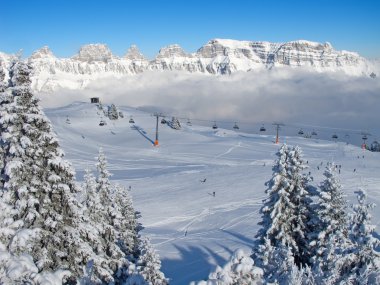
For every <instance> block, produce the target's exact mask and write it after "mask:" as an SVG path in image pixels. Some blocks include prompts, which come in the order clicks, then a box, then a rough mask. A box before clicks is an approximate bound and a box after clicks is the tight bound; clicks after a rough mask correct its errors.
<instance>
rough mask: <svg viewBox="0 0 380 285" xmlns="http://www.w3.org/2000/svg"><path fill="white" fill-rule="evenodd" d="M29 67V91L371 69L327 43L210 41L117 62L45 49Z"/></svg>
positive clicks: (88, 50) (3, 58) (132, 52)
mask: <svg viewBox="0 0 380 285" xmlns="http://www.w3.org/2000/svg"><path fill="white" fill-rule="evenodd" d="M11 58H12V56H11V55H6V54H4V53H0V64H1V65H2V66H7V65H8V64H9V62H10V60H11ZM28 60H29V61H30V63H31V64H32V65H33V67H34V69H35V72H34V76H33V88H34V89H35V90H38V91H52V90H55V89H57V88H61V87H63V88H70V89H77V88H84V87H85V86H86V85H87V84H88V83H89V82H91V81H93V80H97V79H99V78H104V77H108V76H113V77H121V76H124V75H129V74H137V73H141V72H144V71H146V70H157V71H165V70H178V71H186V72H193V73H194V72H196V73H208V74H220V75H223V74H231V73H234V72H238V71H243V72H247V71H250V70H255V69H272V68H280V67H294V68H297V67H301V66H304V67H309V68H311V69H313V70H316V71H318V72H324V71H332V72H344V73H346V74H349V75H352V76H369V75H370V74H372V73H373V72H374V73H376V71H377V70H376V69H375V67H374V65H373V64H371V63H370V62H369V61H368V60H366V59H365V58H363V57H361V56H359V55H358V54H357V53H354V52H348V51H336V50H334V49H333V47H332V46H331V44H329V43H324V44H321V43H316V42H310V41H304V40H300V41H292V42H287V43H270V42H253V41H237V40H227V39H214V40H210V41H209V42H208V43H207V44H205V45H204V46H202V47H201V48H200V49H199V50H198V51H197V52H195V53H186V52H185V51H184V50H183V49H182V48H181V47H180V46H179V45H176V44H175V45H170V46H167V47H164V48H162V49H160V51H159V53H158V55H157V56H156V58H155V59H153V60H150V61H149V60H148V59H146V58H145V57H144V55H143V54H142V53H141V52H140V51H139V49H138V48H137V47H136V46H135V45H133V46H131V47H130V48H129V49H128V51H127V53H126V54H125V56H123V57H118V56H115V55H113V54H112V52H111V50H110V49H109V48H108V47H107V46H106V45H104V44H89V45H85V46H83V47H81V48H80V50H79V52H78V54H77V55H74V56H73V57H71V58H57V57H55V56H54V54H53V53H52V51H51V50H50V49H49V48H48V47H43V48H41V49H39V50H37V51H36V52H34V53H33V54H32V55H31V56H30V57H29V59H28Z"/></svg>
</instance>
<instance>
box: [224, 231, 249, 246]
mask: <svg viewBox="0 0 380 285" xmlns="http://www.w3.org/2000/svg"><path fill="white" fill-rule="evenodd" d="M221 231H222V232H223V233H226V234H229V235H230V236H232V237H234V238H236V239H238V241H239V242H240V243H241V244H242V245H245V246H248V247H252V246H253V244H254V240H253V239H251V238H247V237H246V236H244V235H242V234H239V233H237V232H232V231H228V230H223V229H221Z"/></svg>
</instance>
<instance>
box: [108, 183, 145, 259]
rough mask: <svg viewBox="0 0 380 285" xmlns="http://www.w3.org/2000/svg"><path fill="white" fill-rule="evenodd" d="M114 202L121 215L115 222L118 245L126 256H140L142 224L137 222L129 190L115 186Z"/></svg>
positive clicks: (136, 214)
mask: <svg viewBox="0 0 380 285" xmlns="http://www.w3.org/2000/svg"><path fill="white" fill-rule="evenodd" d="M113 189H114V190H113V197H112V198H113V201H114V207H115V208H116V211H117V212H118V213H120V215H117V216H116V217H115V220H114V222H113V224H114V227H115V229H116V230H117V233H118V236H117V244H118V246H119V247H120V248H121V250H122V251H123V252H124V253H125V254H126V255H133V256H134V258H136V257H138V256H139V249H138V245H139V238H140V236H139V231H140V230H141V229H142V226H141V224H140V223H139V222H138V221H137V219H138V213H137V212H136V211H135V210H134V207H133V203H132V198H131V196H130V194H129V192H128V191H127V189H126V188H125V187H124V186H122V185H119V184H115V185H114V186H113Z"/></svg>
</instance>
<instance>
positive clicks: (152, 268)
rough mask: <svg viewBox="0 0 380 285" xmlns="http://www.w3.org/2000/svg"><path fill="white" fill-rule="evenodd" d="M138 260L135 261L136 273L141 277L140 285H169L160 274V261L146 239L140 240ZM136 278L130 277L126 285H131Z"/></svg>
mask: <svg viewBox="0 0 380 285" xmlns="http://www.w3.org/2000/svg"><path fill="white" fill-rule="evenodd" d="M138 250H139V258H138V259H137V263H136V265H137V267H136V273H137V274H139V275H140V276H142V277H143V279H144V281H145V282H143V283H142V284H147V285H166V284H169V282H168V279H166V278H165V275H164V274H163V273H162V272H161V270H160V269H161V261H160V258H159V256H158V254H157V253H156V251H155V250H154V248H153V247H152V245H151V243H150V240H149V239H148V238H141V239H140V242H139V246H138ZM135 278H136V277H135V276H133V275H132V276H131V277H130V280H129V281H128V280H127V284H133V282H132V280H134V279H135Z"/></svg>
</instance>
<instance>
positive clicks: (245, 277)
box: [190, 249, 264, 285]
mask: <svg viewBox="0 0 380 285" xmlns="http://www.w3.org/2000/svg"><path fill="white" fill-rule="evenodd" d="M263 274H264V272H263V270H262V269H261V268H259V267H256V266H255V265H254V262H253V260H252V258H251V257H249V256H248V255H247V254H245V253H244V251H243V250H241V249H238V250H236V251H235V252H234V253H233V254H232V256H231V258H230V260H229V261H228V262H227V263H226V264H225V265H224V266H223V268H221V267H219V266H218V267H217V268H216V270H215V271H214V272H212V273H210V275H209V279H208V280H207V281H200V282H197V283H195V282H192V283H190V284H191V285H193V284H197V285H219V284H221V285H240V284H250V285H261V284H264V280H263Z"/></svg>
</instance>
